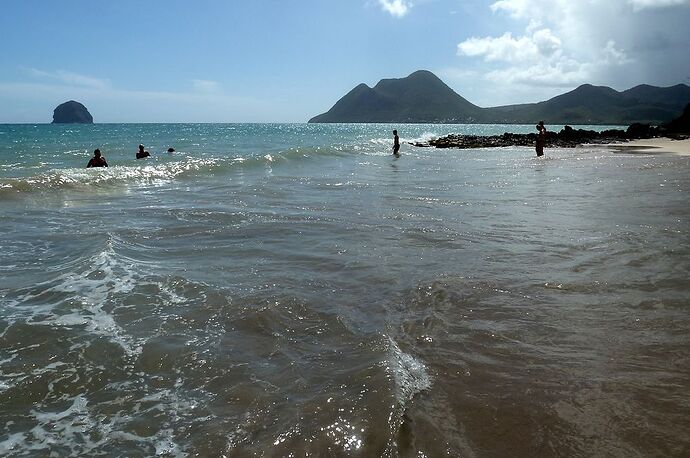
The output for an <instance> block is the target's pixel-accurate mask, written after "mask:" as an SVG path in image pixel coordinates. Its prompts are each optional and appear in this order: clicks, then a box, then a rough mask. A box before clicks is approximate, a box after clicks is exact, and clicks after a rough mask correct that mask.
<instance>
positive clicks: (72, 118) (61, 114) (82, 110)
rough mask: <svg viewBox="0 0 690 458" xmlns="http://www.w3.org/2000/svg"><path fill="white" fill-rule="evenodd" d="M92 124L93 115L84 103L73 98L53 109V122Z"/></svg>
mask: <svg viewBox="0 0 690 458" xmlns="http://www.w3.org/2000/svg"><path fill="white" fill-rule="evenodd" d="M73 123H79V124H93V116H91V113H89V110H87V109H86V107H85V106H84V105H82V104H81V103H79V102H75V101H74V100H70V101H69V102H65V103H61V104H60V105H58V106H57V108H55V111H53V124H73Z"/></svg>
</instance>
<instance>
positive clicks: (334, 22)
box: [0, 0, 690, 123]
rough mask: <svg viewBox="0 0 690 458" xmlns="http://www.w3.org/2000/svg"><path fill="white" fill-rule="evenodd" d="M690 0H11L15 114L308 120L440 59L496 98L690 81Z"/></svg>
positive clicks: (0, 88)
mask: <svg viewBox="0 0 690 458" xmlns="http://www.w3.org/2000/svg"><path fill="white" fill-rule="evenodd" d="M688 24H690V0H549V1H543V0H542V1H531V2H528V1H527V0H488V1H479V0H467V1H461V0H251V1H244V0H196V1H182V0H165V1H159V0H146V1H144V0H137V1H130V0H117V1H106V0H89V1H83V0H61V1H50V0H22V1H11V0H4V1H2V14H1V15H0V123H41V122H50V121H51V120H52V113H53V109H54V108H55V107H56V106H57V105H58V104H60V103H62V102H65V101H67V100H77V101H79V102H82V103H83V104H84V105H86V107H87V108H88V109H89V111H90V112H91V114H92V115H93V117H94V121H95V122H306V121H307V120H308V119H309V118H311V117H312V116H315V115H317V114H320V113H323V112H325V111H327V110H328V109H329V108H330V107H331V106H332V105H333V104H334V103H335V102H336V101H337V100H338V99H339V98H340V97H342V96H343V95H345V94H346V93H347V92H348V91H350V90H351V89H352V88H353V87H355V86H356V85H357V84H359V83H366V84H368V85H369V86H373V85H375V84H376V83H377V82H378V81H379V80H380V79H382V78H402V77H405V76H407V75H409V74H410V73H412V72H414V71H416V70H420V69H425V70H430V71H432V72H434V73H435V74H436V75H437V76H439V77H440V78H441V79H442V80H443V81H444V82H445V83H446V84H448V85H449V86H450V87H451V88H452V89H454V90H455V91H456V92H457V93H458V94H460V95H462V96H463V97H465V98H466V99H467V100H469V101H470V102H472V103H474V104H476V105H479V106H482V107H488V106H498V105H507V104H514V103H531V102H539V101H542V100H547V99H549V98H551V97H553V96H555V95H558V94H562V93H564V92H567V91H569V90H572V89H574V88H576V87H577V86H579V85H580V84H584V83H590V84H596V85H604V86H610V87H613V88H614V89H616V90H625V89H628V88H630V87H633V86H636V85H638V84H653V85H657V86H671V85H675V84H679V83H684V84H688V85H690V58H689V56H690V26H688Z"/></svg>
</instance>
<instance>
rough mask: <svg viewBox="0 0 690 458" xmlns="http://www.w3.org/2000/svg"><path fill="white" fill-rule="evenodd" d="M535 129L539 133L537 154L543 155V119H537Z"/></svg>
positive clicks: (544, 138)
mask: <svg viewBox="0 0 690 458" xmlns="http://www.w3.org/2000/svg"><path fill="white" fill-rule="evenodd" d="M536 127H537V130H538V131H539V133H538V134H537V147H536V149H537V156H538V157H539V156H543V155H544V145H546V127H545V126H544V121H539V124H537V126H536Z"/></svg>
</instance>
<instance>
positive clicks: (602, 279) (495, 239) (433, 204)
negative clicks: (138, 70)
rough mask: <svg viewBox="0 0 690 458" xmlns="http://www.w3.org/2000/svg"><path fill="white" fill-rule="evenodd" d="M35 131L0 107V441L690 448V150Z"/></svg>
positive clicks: (405, 129) (312, 132)
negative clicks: (99, 164) (13, 123)
mask: <svg viewBox="0 0 690 458" xmlns="http://www.w3.org/2000/svg"><path fill="white" fill-rule="evenodd" d="M41 127H46V128H47V127H48V126H39V127H38V129H39V130H40V128H41ZM396 127H397V128H398V130H400V131H401V134H402V135H401V137H402V140H403V141H407V140H411V139H418V138H424V137H425V136H429V135H442V134H445V133H449V132H454V131H456V132H457V131H458V130H457V129H462V128H465V129H468V130H471V129H474V128H476V127H467V126H465V127H462V126H460V127H456V126H396ZM482 128H485V127H482ZM494 128H495V129H496V130H497V132H499V133H500V132H502V130H501V129H505V130H513V131H515V130H516V129H514V128H513V129H511V128H510V127H505V126H498V127H494ZM50 129H53V130H50ZM50 129H49V130H47V131H46V130H44V131H41V132H40V133H33V134H32V133H30V132H29V133H27V132H26V130H22V131H21V132H19V133H18V132H17V131H16V130H15V131H11V130H10V129H9V128H8V127H7V126H0V132H5V133H3V134H2V135H0V151H2V155H0V159H1V162H0V164H2V167H3V168H2V170H1V174H0V213H1V214H2V218H1V219H0V248H1V249H2V253H3V255H2V261H0V341H1V345H0V393H1V394H2V396H0V420H1V422H0V424H2V425H5V426H4V429H3V431H2V432H1V433H0V452H1V453H2V454H3V455H9V456H23V455H38V456H44V455H48V454H49V453H54V454H57V455H58V456H65V455H70V454H83V455H95V454H98V453H101V454H106V455H116V456H119V455H121V456H150V455H155V454H159V455H162V456H195V455H199V456H221V455H228V456H253V455H256V456H289V455H290V454H293V456H305V455H309V456H324V455H325V456H429V457H432V456H469V457H472V456H477V457H483V456H524V457H532V456H547V457H548V456H620V457H631V456H679V457H680V456H685V455H686V454H687V453H688V451H689V450H690V437H689V436H688V431H689V430H690V418H689V417H688V415H687V412H688V411H690V397H689V396H688V393H690V369H689V368H690V364H689V363H690V361H689V360H688V354H689V353H688V352H689V350H690V333H688V331H687V330H688V328H690V300H689V299H688V298H689V297H690V282H688V272H689V271H690V243H689V242H690V229H689V228H690V225H688V220H689V217H690V206H689V205H688V201H689V198H690V184H689V183H690V180H689V178H690V158H688V157H679V156H672V155H627V154H620V153H614V152H613V151H609V150H606V149H602V148H597V149H587V148H580V149H575V150H549V149H547V153H546V157H545V158H541V159H537V158H536V157H533V156H534V152H533V151H532V150H530V149H522V148H514V149H502V150H463V151H459V150H436V149H418V148H413V147H411V146H409V145H404V146H403V150H402V153H403V156H402V157H401V158H400V159H398V160H394V159H393V158H391V157H390V156H389V153H390V143H391V139H390V138H389V137H390V134H389V131H390V130H391V126H380V125H378V126H377V125H373V126H366V125H365V126H348V125H341V126H338V125H334V126H313V125H309V126H307V125H291V126H286V125H266V126H259V125H227V126H224V125H182V126H173V125H158V126H157V125H149V126H136V125H133V126H127V125H112V126H106V125H101V126H95V127H93V128H92V129H95V130H91V131H90V130H88V128H78V129H81V130H79V132H77V133H66V132H65V131H60V130H55V128H54V127H50ZM84 129H86V130H84ZM453 129H456V130H453ZM20 130H21V129H20ZM468 133H473V132H468ZM487 133H493V132H487ZM20 134H21V135H23V136H24V137H22V138H23V140H21V141H19V142H17V143H16V144H18V145H19V146H13V143H12V141H9V140H10V138H12V139H17V138H18V136H21V135H20ZM65 135H67V137H68V140H67V141H64V140H63V137H64V136H65ZM70 135H71V136H70ZM140 136H144V137H148V138H155V139H156V142H158V143H156V145H155V146H156V148H157V149H156V150H155V151H163V150H164V149H165V148H167V146H169V145H172V146H175V147H176V149H178V150H180V152H179V153H176V154H174V155H172V156H169V155H165V154H160V153H158V152H156V153H154V157H152V158H151V159H150V160H146V161H134V160H133V159H131V157H130V156H133V153H134V149H133V148H132V151H129V149H128V143H125V139H128V138H131V137H136V139H134V141H133V142H132V143H133V145H134V146H136V144H138V143H139V142H140V141H142V140H140V139H139V138H141V137H140ZM182 138H184V139H185V140H182ZM34 140H35V141H34ZM78 141H83V142H84V143H87V142H88V144H89V145H95V146H93V147H96V146H99V145H101V144H108V147H107V148H105V147H104V148H102V149H104V154H105V156H106V157H107V159H108V161H109V162H110V163H111V167H110V168H108V169H101V170H85V169H82V168H81V167H83V165H84V164H85V162H86V161H87V160H88V157H89V155H88V154H86V155H85V153H84V152H83V151H81V150H79V149H78V148H73V147H72V146H70V144H71V143H75V142H77V143H78ZM27 145H29V146H27ZM41 145H42V146H41ZM60 145H62V146H60ZM84 148H86V146H84ZM89 148H91V146H89ZM70 151H72V152H70ZM130 153H131V154H130ZM82 162H83V163H84V164H82Z"/></svg>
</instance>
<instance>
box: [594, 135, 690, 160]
mask: <svg viewBox="0 0 690 458" xmlns="http://www.w3.org/2000/svg"><path fill="white" fill-rule="evenodd" d="M606 146H607V147H609V148H612V149H614V150H617V151H618V152H621V153H627V154H676V155H679V156H690V138H686V139H683V140H676V139H673V138H669V137H656V138H649V139H644V140H630V141H629V142H627V143H610V144H608V145H606Z"/></svg>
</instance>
